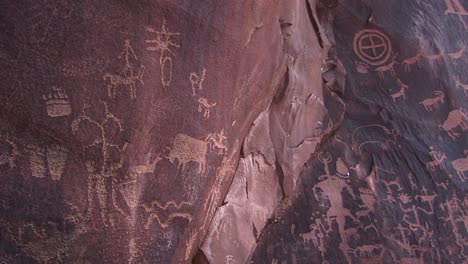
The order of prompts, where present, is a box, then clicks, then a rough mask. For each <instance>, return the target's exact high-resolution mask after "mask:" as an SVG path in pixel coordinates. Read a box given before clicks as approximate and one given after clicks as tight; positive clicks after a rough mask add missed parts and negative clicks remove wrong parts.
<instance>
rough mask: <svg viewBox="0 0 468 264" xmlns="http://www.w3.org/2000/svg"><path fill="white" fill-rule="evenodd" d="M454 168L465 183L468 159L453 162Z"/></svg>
mask: <svg viewBox="0 0 468 264" xmlns="http://www.w3.org/2000/svg"><path fill="white" fill-rule="evenodd" d="M452 167H453V168H454V169H455V170H456V171H457V174H458V176H460V178H461V179H462V180H463V181H464V180H465V172H466V171H467V170H468V158H461V159H456V160H454V161H452Z"/></svg>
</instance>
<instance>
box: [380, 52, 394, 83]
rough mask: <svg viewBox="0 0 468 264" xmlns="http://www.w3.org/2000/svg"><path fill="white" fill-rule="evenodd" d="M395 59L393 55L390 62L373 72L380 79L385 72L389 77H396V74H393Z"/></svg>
mask: <svg viewBox="0 0 468 264" xmlns="http://www.w3.org/2000/svg"><path fill="white" fill-rule="evenodd" d="M396 58H397V55H396V54H394V55H393V56H392V60H391V61H390V62H389V63H388V64H386V65H383V66H379V67H377V68H375V71H377V73H378V74H379V77H380V78H383V77H384V72H387V71H390V75H392V76H393V77H395V76H396V72H395V64H396Z"/></svg>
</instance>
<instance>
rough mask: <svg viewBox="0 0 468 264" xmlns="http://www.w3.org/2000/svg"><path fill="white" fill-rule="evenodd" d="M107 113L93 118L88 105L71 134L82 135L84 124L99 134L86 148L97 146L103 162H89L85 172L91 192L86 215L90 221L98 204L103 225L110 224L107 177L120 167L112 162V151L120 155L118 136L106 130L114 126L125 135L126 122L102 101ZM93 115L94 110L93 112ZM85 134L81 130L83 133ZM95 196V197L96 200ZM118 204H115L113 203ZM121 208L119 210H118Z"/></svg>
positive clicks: (73, 123) (74, 121)
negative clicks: (116, 138)
mask: <svg viewBox="0 0 468 264" xmlns="http://www.w3.org/2000/svg"><path fill="white" fill-rule="evenodd" d="M101 104H102V107H103V110H104V112H103V113H100V115H101V118H94V117H92V116H93V115H92V114H90V113H88V111H89V109H90V105H88V104H85V105H84V106H83V108H82V110H81V113H80V114H79V115H78V116H77V118H76V119H75V120H73V122H72V124H71V128H72V133H73V134H74V135H79V134H81V133H78V132H79V131H80V129H81V125H82V124H86V125H90V126H92V127H94V128H95V129H97V131H98V134H96V135H92V137H93V141H92V143H91V144H88V145H85V146H84V147H85V148H93V147H97V148H98V149H99V154H100V160H99V159H98V160H95V159H93V160H87V161H86V169H87V171H88V183H87V184H88V192H87V206H88V208H87V212H86V217H87V219H90V218H91V216H92V213H93V210H94V204H95V203H97V204H98V205H99V206H100V208H101V219H102V221H103V223H104V225H107V217H108V210H107V200H108V196H109V191H108V188H107V187H106V181H105V178H107V177H111V176H112V175H113V173H114V172H115V170H116V169H117V167H118V166H119V164H118V162H114V161H113V160H112V159H111V152H115V151H116V152H118V153H120V152H121V150H122V149H121V147H120V146H119V145H117V144H115V143H114V142H113V140H114V138H115V135H110V134H109V133H108V132H109V131H107V130H106V128H109V127H114V128H115V129H116V130H117V132H123V122H122V120H121V119H119V118H117V117H116V116H115V115H114V114H113V113H111V112H110V110H109V106H108V105H107V103H106V102H101ZM90 112H91V111H90ZM80 132H82V131H80ZM110 184H111V186H110V188H109V189H110V190H111V193H112V194H113V195H112V199H115V196H116V195H115V192H116V190H115V189H116V186H114V184H113V183H110ZM95 197H96V198H95ZM113 204H114V205H116V204H117V203H116V201H113ZM117 209H119V208H117Z"/></svg>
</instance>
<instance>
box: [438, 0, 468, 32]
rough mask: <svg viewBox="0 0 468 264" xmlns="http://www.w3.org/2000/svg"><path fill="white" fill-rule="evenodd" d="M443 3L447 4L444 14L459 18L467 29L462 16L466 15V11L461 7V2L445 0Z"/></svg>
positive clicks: (467, 27)
mask: <svg viewBox="0 0 468 264" xmlns="http://www.w3.org/2000/svg"><path fill="white" fill-rule="evenodd" d="M445 3H446V5H447V9H446V10H445V12H444V14H446V15H450V14H453V15H456V16H458V18H459V19H460V22H462V24H463V27H464V28H465V29H468V25H467V24H466V22H465V18H464V16H467V15H468V12H467V11H466V10H465V8H464V7H463V4H462V3H460V0H445Z"/></svg>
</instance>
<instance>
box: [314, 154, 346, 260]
mask: <svg viewBox="0 0 468 264" xmlns="http://www.w3.org/2000/svg"><path fill="white" fill-rule="evenodd" d="M317 158H318V159H319V160H320V161H321V162H322V163H323V164H324V168H325V175H322V176H320V177H319V179H324V178H326V180H322V181H321V182H319V183H318V184H317V185H316V186H315V187H314V196H315V199H316V200H317V201H320V200H321V198H320V195H319V193H318V189H320V190H322V191H323V193H324V194H325V195H326V196H327V198H328V200H329V202H330V208H329V209H328V210H327V213H326V216H327V220H328V221H333V220H336V222H337V224H338V227H339V232H340V236H341V238H342V239H341V240H342V241H341V246H340V247H341V249H342V250H343V252H344V254H345V256H346V258H347V259H348V261H349V256H348V255H347V252H348V249H349V246H348V239H347V237H346V232H345V220H346V219H345V218H346V217H351V218H352V215H351V213H350V212H349V210H348V209H346V208H344V207H343V197H342V195H341V193H342V192H343V191H344V190H347V191H348V193H349V194H350V195H352V196H353V191H352V189H351V188H350V187H349V184H348V181H349V176H348V177H341V176H337V175H331V174H330V170H329V168H328V164H329V163H330V162H331V159H332V158H331V155H330V153H328V152H327V153H322V152H320V153H319V154H318V156H317Z"/></svg>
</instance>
